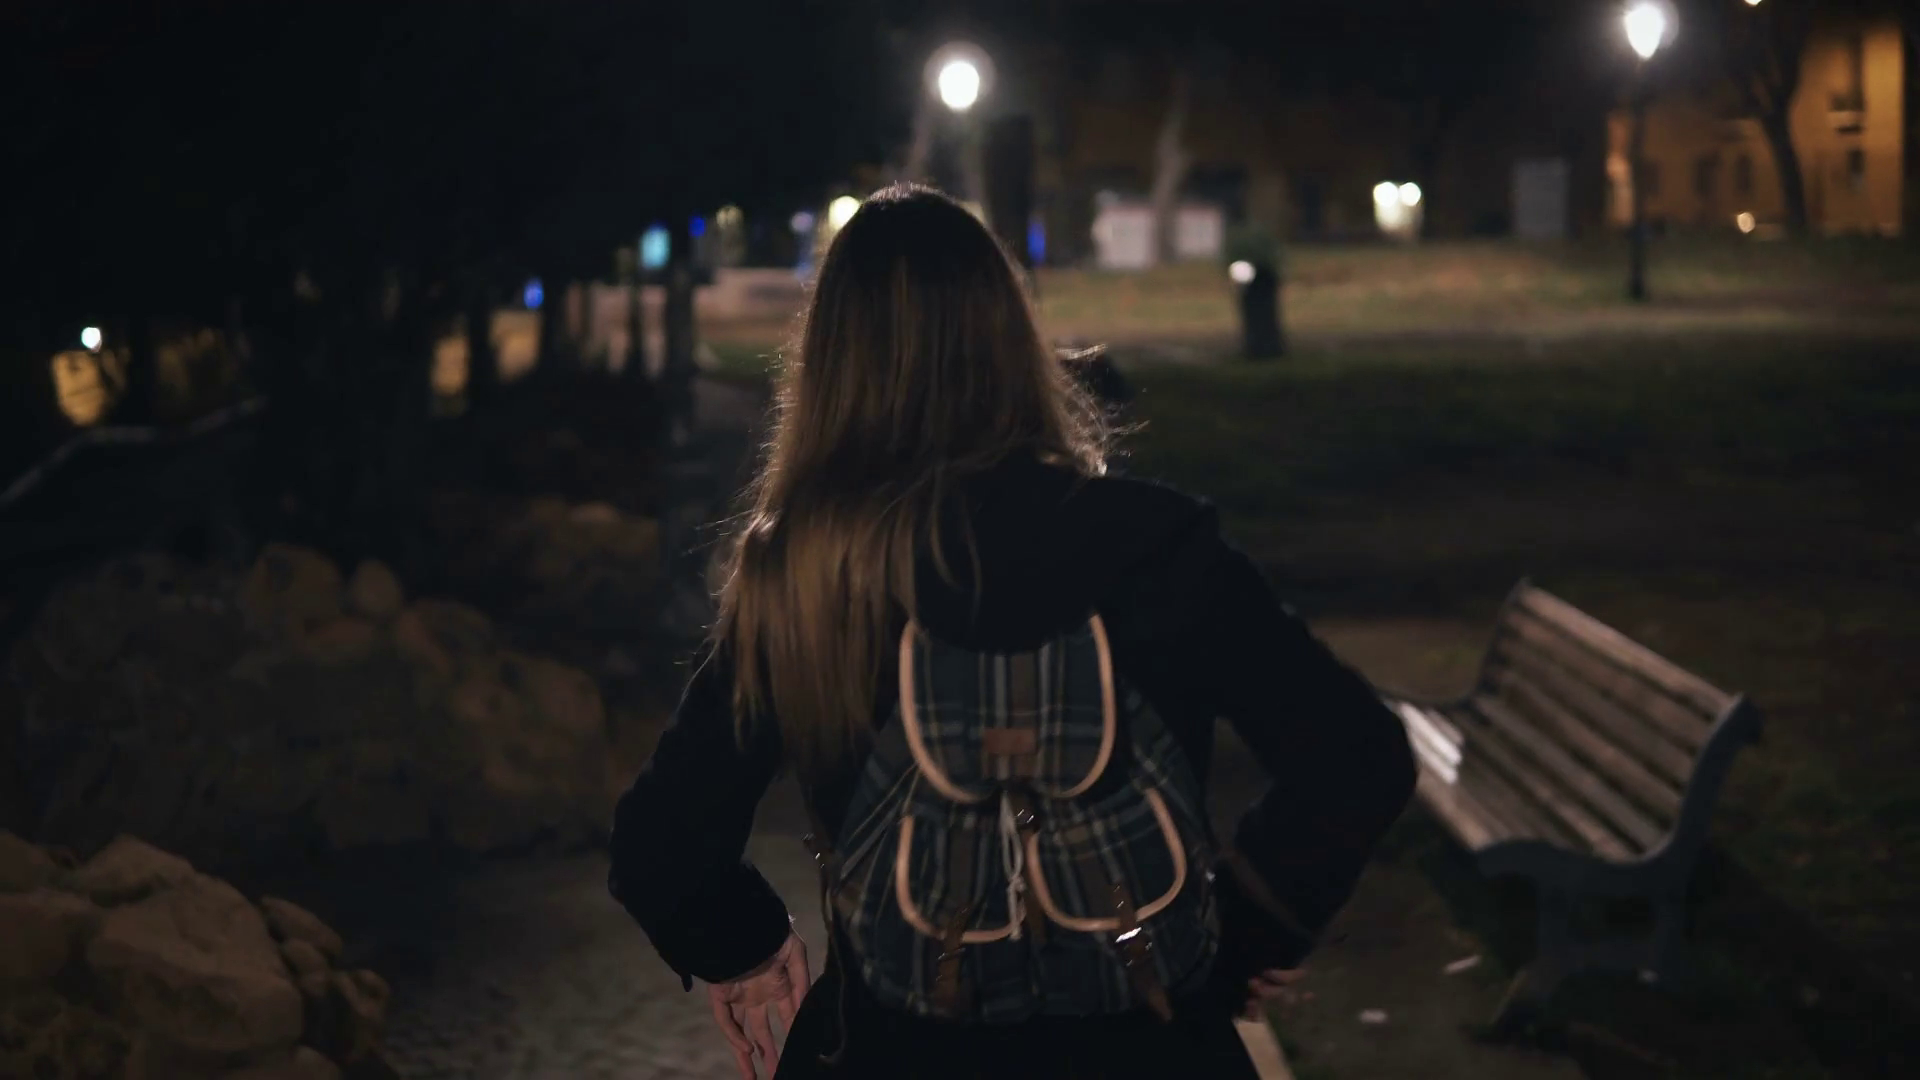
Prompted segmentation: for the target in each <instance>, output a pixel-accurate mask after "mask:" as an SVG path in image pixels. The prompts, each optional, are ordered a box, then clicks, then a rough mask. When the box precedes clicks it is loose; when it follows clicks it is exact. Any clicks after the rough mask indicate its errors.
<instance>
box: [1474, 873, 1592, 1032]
mask: <svg viewBox="0 0 1920 1080" xmlns="http://www.w3.org/2000/svg"><path fill="white" fill-rule="evenodd" d="M1538 903H1539V919H1538V921H1537V923H1536V924H1535V928H1534V951H1533V961H1532V962H1531V963H1529V964H1528V965H1527V966H1526V967H1525V968H1524V969H1522V970H1521V972H1520V974H1519V975H1517V976H1515V977H1514V980H1513V982H1512V983H1511V984H1510V985H1508V987H1507V993H1506V996H1505V997H1503V998H1501V999H1500V1004H1499V1006H1498V1007H1497V1008H1496V1009H1495V1010H1494V1015H1493V1020H1492V1022H1491V1023H1490V1024H1489V1025H1488V1034H1489V1035H1491V1036H1493V1037H1496V1038H1497V1037H1502V1036H1507V1035H1515V1034H1518V1033H1520V1032H1521V1031H1523V1030H1525V1029H1526V1028H1527V1027H1528V1026H1529V1025H1531V1024H1532V1023H1533V1022H1534V1021H1535V1020H1537V1019H1538V1018H1539V1016H1540V1014H1541V1012H1543V1011H1544V1010H1545V1008H1546V1004H1547V1000H1548V999H1549V998H1551V997H1552V996H1553V992H1554V990H1556V989H1558V988H1559V986H1560V983H1561V981H1562V980H1564V979H1565V978H1566V977H1567V976H1568V975H1569V974H1571V973H1572V972H1573V971H1574V970H1575V969H1576V968H1577V967H1578V966H1579V958H1578V957H1577V956H1575V955H1574V954H1575V951H1576V949H1575V943H1574V940H1573V898H1572V896H1570V895H1569V894H1567V893H1566V892H1563V891H1561V890H1559V889H1547V888H1542V889H1540V891H1539V902H1538Z"/></svg>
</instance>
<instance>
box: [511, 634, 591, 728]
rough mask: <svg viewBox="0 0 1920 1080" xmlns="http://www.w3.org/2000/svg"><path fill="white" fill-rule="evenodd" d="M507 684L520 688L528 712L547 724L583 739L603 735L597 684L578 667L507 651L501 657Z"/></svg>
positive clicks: (538, 720)
mask: <svg viewBox="0 0 1920 1080" xmlns="http://www.w3.org/2000/svg"><path fill="white" fill-rule="evenodd" d="M501 670H502V675H503V679H504V681H505V683H506V685H508V686H510V687H513V688H514V689H516V690H518V691H519V694H520V699H521V701H523V702H524V703H525V704H526V705H527V712H528V714H529V715H530V716H531V717H532V718H533V719H534V720H536V721H537V722H539V723H541V724H542V725H544V726H546V727H551V728H554V729H556V730H558V731H563V732H566V733H567V734H570V735H577V736H581V737H583V738H595V737H602V736H604V735H605V734H606V731H607V711H606V707H605V706H604V705H603V704H601V701H600V687H599V685H598V684H597V683H595V682H594V681H593V677H592V676H590V675H588V674H587V673H586V672H584V671H581V670H580V669H579V668H573V667H568V666H567V665H565V664H561V663H558V662H555V661H553V660H548V659H545V658H543V657H538V656H527V655H525V654H522V653H507V654H506V655H504V656H503V657H502V658H501Z"/></svg>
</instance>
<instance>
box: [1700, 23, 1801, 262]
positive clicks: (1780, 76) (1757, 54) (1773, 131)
mask: <svg viewBox="0 0 1920 1080" xmlns="http://www.w3.org/2000/svg"><path fill="white" fill-rule="evenodd" d="M1819 7H1820V4H1819V0H1765V2H1764V3H1760V4H1748V3H1746V2H1745V0H1710V6H1709V8H1708V9H1707V13H1708V15H1709V20H1710V21H1709V22H1708V24H1707V25H1708V26H1709V27H1711V28H1712V31H1713V35H1714V36H1713V40H1715V41H1716V42H1717V43H1718V45H1719V49H1718V51H1719V54H1720V65H1721V71H1722V72H1723V74H1724V75H1725V78H1726V81H1727V85H1728V87H1729V88H1730V89H1731V92H1732V93H1733V96H1734V100H1735V103H1736V104H1737V106H1738V107H1739V108H1740V109H1741V111H1743V112H1745V113H1746V114H1747V115H1749V116H1751V117H1753V119H1754V120H1755V121H1756V122H1757V123H1758V124H1759V125H1760V131H1761V133H1762V134H1763V135H1764V136H1765V137H1766V140H1767V146H1768V147H1769V148H1770V149H1771V150H1772V151H1773V165H1774V169H1775V170H1776V171H1777V172H1778V173H1779V176H1780V194H1781V198H1782V201H1783V202H1784V203H1785V209H1786V219H1787V220H1786V226H1787V229H1788V231H1790V232H1794V233H1799V232H1804V231H1805V230H1806V227H1807V187H1806V180H1805V177H1804V175H1803V174H1802V173H1801V171H1800V154H1799V152H1798V150H1796V149H1795V147H1794V144H1793V128H1792V124H1791V122H1790V121H1791V115H1790V114H1791V111H1792V108H1793V98H1794V95H1795V94H1796V93H1798V92H1799V89H1800V67H1801V58H1802V57H1803V56H1804V55H1805V54H1806V50H1807V41H1808V38H1809V37H1810V36H1811V35H1812V32H1813V25H1814V20H1815V17H1816V16H1817V14H1818V11H1819Z"/></svg>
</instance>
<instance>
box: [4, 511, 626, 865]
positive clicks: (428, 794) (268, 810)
mask: <svg viewBox="0 0 1920 1080" xmlns="http://www.w3.org/2000/svg"><path fill="white" fill-rule="evenodd" d="M5 674H6V676H7V678H6V679H5V680H4V682H0V712H4V711H5V710H6V708H7V707H9V706H17V715H18V716H20V717H21V736H20V745H21V748H22V757H23V761H24V765H25V768H24V769H23V770H22V775H23V776H24V777H25V778H26V782H27V785H28V787H29V792H28V795H29V798H28V800H27V803H28V805H29V806H30V807H31V808H33V809H34V810H35V812H36V815H37V825H36V832H35V835H37V836H39V837H40V838H42V839H44V840H49V841H52V842H58V843H65V844H70V845H73V846H76V847H83V848H85V847H92V846H97V845H99V844H101V843H104V842H105V841H106V840H107V839H109V838H110V837H112V836H113V835H114V834H116V833H117V832H118V831H120V830H121V829H123V828H129V827H135V828H139V829H140V830H141V831H142V833H143V834H144V835H146V836H148V837H149V838H150V839H152V840H153V841H155V842H157V843H162V844H165V845H166V846H168V847H170V848H172V849H174V850H179V851H184V852H187V853H188V854H190V855H193V856H195V857H199V858H203V859H212V858H224V857H228V856H253V855H257V854H259V853H260V851H261V849H262V848H267V847H285V846H286V845H288V844H297V845H306V846H323V847H326V848H331V849H345V848H357V847H363V846H369V845H390V844H402V843H409V842H415V841H427V840H437V841H443V842H447V843H450V844H452V845H455V846H457V847H459V848H462V849H465V850H468V851H474V852H487V851H496V850H502V849H511V848H516V847H523V846H525V845H527V844H529V843H533V842H536V841H552V842H556V843H559V844H562V845H572V844H578V843H581V842H585V841H587V840H588V839H590V838H591V837H593V836H594V835H595V834H596V833H597V831H598V830H599V829H600V828H602V827H603V824H604V822H605V820H606V816H607V813H608V811H609V809H610V808H611V801H612V786H611V784H612V780H613V778H612V777H611V776H610V775H609V765H608V760H609V755H608V752H607V745H608V743H607V736H606V719H605V711H604V708H603V706H602V703H601V699H600V693H599V689H598V687H597V686H596V684H595V683H594V682H593V680H592V678H591V677H589V676H588V675H586V674H585V673H584V672H581V671H579V670H577V669H575V668H571V667H567V666H565V665H563V664H559V663H556V662H554V661H552V660H548V659H544V658H541V657H538V656H531V655H528V654H526V653H523V652H519V651H516V650H514V649H512V648H509V647H508V646H507V645H506V644H505V643H503V642H502V641H501V640H500V639H499V637H498V635H497V634H496V633H495V630H494V627H493V626H492V624H491V623H490V622H489V621H488V619H487V618H486V616H484V615H482V614H481V613H480V612H478V611H476V610H474V609H472V608H469V607H466V606H464V605H461V604H457V603H452V602H448V601H443V600H413V601H408V600H407V599H406V597H405V594H404V592H403V590H402V588H401V586H400V583H399V581H398V580H396V579H395V577H394V575H393V573H392V572H391V571H390V570H388V569H387V568H385V567H384V566H382V565H380V564H378V563H372V562H369V563H365V564H362V565H361V566H359V567H358V568H356V569H355V570H354V571H353V573H352V574H351V575H345V574H342V573H341V572H340V570H339V568H338V567H336V566H334V565H333V564H332V563H331V562H330V561H329V560H328V559H326V558H325V557H324V556H322V555H320V554H318V553H317V552H313V551H308V550H304V549H301V548H296V547H290V546H284V545H276V546H272V547H269V548H268V549H266V551H265V552H264V553H262V555H261V556H260V558H259V559H258V560H257V562H256V563H255V564H254V566H253V567H252V568H251V570H250V571H249V572H248V573H247V574H246V575H245V577H244V579H242V580H240V581H237V582H236V581H232V580H226V579H222V578H220V577H219V576H218V575H215V574H210V573H207V572H204V571H199V570H195V569H192V568H187V567H183V566H181V565H180V564H178V563H175V562H172V561H170V560H166V559H162V558H158V557H151V556H148V557H140V558H136V559H130V560H126V561H124V562H121V563H117V564H114V565H112V566H109V567H108V568H106V569H105V570H103V571H102V572H101V573H98V574H96V575H94V576H93V577H90V578H88V579H85V580H82V581H78V582H75V583H72V584H71V585H69V586H67V587H65V588H63V589H61V590H60V591H59V592H57V593H56V594H55V595H54V596H53V597H52V598H51V599H50V600H49V601H48V603H47V604H46V605H45V606H44V607H43V609H42V610H41V611H40V613H39V614H38V617H37V619H36V621H35V623H34V625H33V627H32V629H31V631H30V632H29V633H28V634H26V635H24V637H23V638H22V640H21V641H20V642H19V643H18V644H17V645H16V647H15V649H14V651H13V653H12V655H11V656H10V657H9V659H8V664H7V669H6V672H5ZM9 699H12V700H9Z"/></svg>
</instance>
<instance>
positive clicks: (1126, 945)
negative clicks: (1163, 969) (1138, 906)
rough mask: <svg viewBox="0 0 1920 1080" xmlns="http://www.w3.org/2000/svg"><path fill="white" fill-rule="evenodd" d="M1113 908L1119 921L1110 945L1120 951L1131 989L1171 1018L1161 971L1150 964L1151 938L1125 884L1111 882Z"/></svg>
mask: <svg viewBox="0 0 1920 1080" xmlns="http://www.w3.org/2000/svg"><path fill="white" fill-rule="evenodd" d="M1113 907H1114V914H1115V915H1117V916H1118V917H1119V920H1120V925H1119V927H1118V928H1116V930H1115V932H1114V935H1113V946H1114V948H1115V949H1117V950H1119V952H1120V964H1121V966H1122V967H1124V968H1126V970H1127V978H1128V979H1129V980H1130V981H1131V982H1132V983H1133V989H1134V992H1135V993H1137V994H1139V995H1140V998H1141V1000H1142V1001H1145V1002H1146V1003H1147V1008H1149V1009H1152V1010H1153V1014H1154V1015H1155V1016H1158V1017H1159V1018H1160V1019H1161V1020H1162V1021H1163V1022H1164V1021H1169V1020H1172V1019H1173V1002H1172V1001H1170V1000H1169V999H1168V997H1167V988H1166V986H1165V985H1163V984H1162V983H1161V981H1160V973H1159V972H1158V971H1156V970H1154V966H1153V939H1152V938H1151V937H1150V936H1148V934H1147V928H1146V927H1144V926H1141V925H1140V920H1139V919H1138V918H1137V917H1136V916H1135V914H1134V910H1133V900H1132V898H1130V897H1129V896H1127V889H1126V886H1124V885H1121V884H1118V883H1115V884H1114V886H1113Z"/></svg>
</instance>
